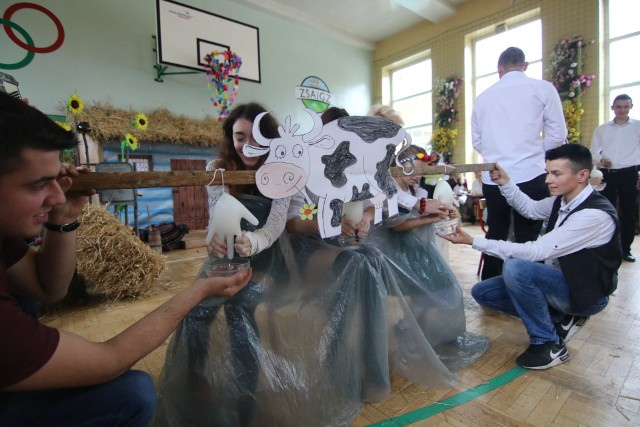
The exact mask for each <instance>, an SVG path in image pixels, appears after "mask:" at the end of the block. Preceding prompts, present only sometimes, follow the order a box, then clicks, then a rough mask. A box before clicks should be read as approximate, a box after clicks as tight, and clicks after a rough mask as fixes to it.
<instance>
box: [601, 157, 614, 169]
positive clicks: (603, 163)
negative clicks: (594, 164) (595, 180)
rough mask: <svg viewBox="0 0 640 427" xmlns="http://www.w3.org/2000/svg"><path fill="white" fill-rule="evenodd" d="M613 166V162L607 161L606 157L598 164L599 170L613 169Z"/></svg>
mask: <svg viewBox="0 0 640 427" xmlns="http://www.w3.org/2000/svg"><path fill="white" fill-rule="evenodd" d="M611 166H613V163H611V160H609V159H607V158H606V157H603V158H601V159H600V161H599V162H598V167H599V168H603V169H611Z"/></svg>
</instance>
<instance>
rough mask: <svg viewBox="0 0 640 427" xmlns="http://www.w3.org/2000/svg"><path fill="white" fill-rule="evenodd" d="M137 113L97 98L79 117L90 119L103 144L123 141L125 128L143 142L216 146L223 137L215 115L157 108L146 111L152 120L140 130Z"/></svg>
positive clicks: (88, 120) (92, 128) (94, 137)
mask: <svg viewBox="0 0 640 427" xmlns="http://www.w3.org/2000/svg"><path fill="white" fill-rule="evenodd" d="M60 108H61V110H64V111H66V105H61V106H60ZM140 112H142V111H140ZM136 113H137V112H134V111H133V110H131V109H128V110H125V109H122V108H117V107H114V106H113V105H111V104H108V103H100V102H96V103H94V104H93V105H86V106H85V109H84V112H83V113H82V115H81V116H79V120H83V121H87V122H89V124H90V125H91V137H92V138H93V139H94V140H96V141H97V142H99V143H100V144H104V143H106V142H107V141H111V140H117V141H120V140H122V139H123V138H124V135H125V132H129V131H131V132H133V133H134V134H135V136H136V138H137V139H138V142H140V143H151V144H153V143H156V142H171V143H174V144H188V145H194V146H199V147H215V146H217V145H218V144H220V142H221V141H223V140H224V138H223V134H222V126H221V125H220V123H218V121H217V120H216V119H215V118H213V117H212V116H207V117H205V118H203V119H194V118H191V117H187V116H184V115H180V114H174V113H172V112H171V111H169V110H167V109H166V108H156V109H154V110H152V111H145V112H144V113H145V115H146V116H147V119H148V120H149V128H148V129H147V130H146V131H144V132H141V131H136V130H135V129H133V128H132V127H131V122H132V121H133V119H134V117H135V115H136Z"/></svg>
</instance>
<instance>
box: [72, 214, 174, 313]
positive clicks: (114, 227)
mask: <svg viewBox="0 0 640 427" xmlns="http://www.w3.org/2000/svg"><path fill="white" fill-rule="evenodd" d="M80 221H81V222H82V226H81V227H80V228H79V229H78V250H77V266H78V274H79V275H80V277H81V278H82V279H83V280H85V282H86V283H87V285H89V287H91V286H93V289H91V290H92V291H93V292H97V293H101V294H104V295H105V296H106V297H107V298H108V299H110V300H116V299H121V298H127V297H139V296H143V295H145V294H147V293H149V291H150V290H151V289H152V288H153V287H154V286H155V285H156V282H157V279H158V277H159V276H160V274H161V273H162V271H163V270H164V268H165V266H166V260H165V258H164V257H163V256H162V255H159V254H158V253H156V252H154V251H153V250H152V249H151V248H150V247H149V246H147V245H146V244H144V243H143V242H142V241H140V239H139V238H138V237H136V236H134V235H132V234H131V231H130V230H129V228H128V227H127V226H126V225H124V224H122V223H121V222H120V221H118V219H116V218H115V217H114V216H113V214H111V213H110V212H108V211H107V209H106V208H104V207H102V206H97V205H89V204H88V205H87V206H86V207H85V209H84V211H83V212H82V216H81V217H80Z"/></svg>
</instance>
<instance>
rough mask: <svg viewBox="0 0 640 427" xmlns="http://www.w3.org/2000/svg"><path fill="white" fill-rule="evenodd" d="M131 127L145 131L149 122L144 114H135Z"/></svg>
mask: <svg viewBox="0 0 640 427" xmlns="http://www.w3.org/2000/svg"><path fill="white" fill-rule="evenodd" d="M131 126H135V127H136V128H138V129H139V130H147V127H148V126H149V120H148V119H147V116H145V115H144V114H142V113H138V114H136V119H135V120H134V121H133V123H131Z"/></svg>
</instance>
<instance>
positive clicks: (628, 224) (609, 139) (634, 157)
mask: <svg viewBox="0 0 640 427" xmlns="http://www.w3.org/2000/svg"><path fill="white" fill-rule="evenodd" d="M632 108H633V102H632V100H631V97H630V96H629V95H626V94H622V95H618V96H616V98H615V99H614V100H613V105H611V109H612V110H613V112H614V113H615V117H614V119H613V120H611V121H610V122H608V123H605V124H603V125H600V126H598V128H597V129H596V130H595V132H594V133H593V139H592V141H591V155H592V156H593V161H594V162H596V165H597V167H598V169H600V170H601V171H602V176H603V178H604V182H605V183H606V184H607V185H606V186H605V188H604V189H603V190H602V195H603V196H605V197H606V198H607V199H609V201H610V202H611V204H612V205H613V206H614V207H617V208H618V215H620V239H621V241H622V252H623V259H624V260H625V261H629V262H635V260H636V259H635V257H634V256H633V255H632V254H631V244H632V243H633V238H634V237H635V231H636V214H637V198H638V189H640V179H638V165H640V122H639V121H637V120H633V119H631V118H629V111H630V110H631V109H632Z"/></svg>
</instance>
